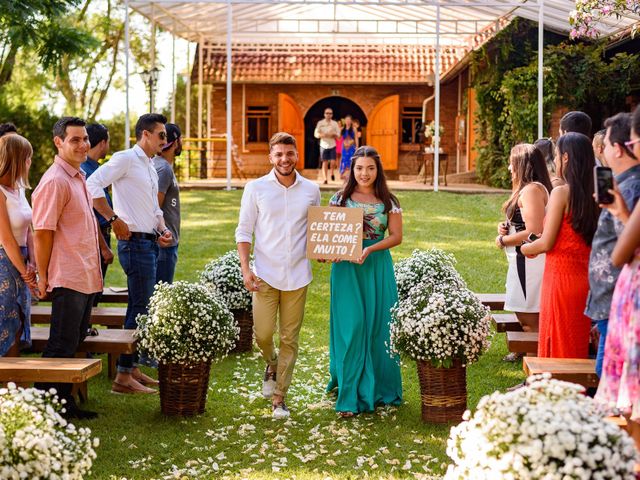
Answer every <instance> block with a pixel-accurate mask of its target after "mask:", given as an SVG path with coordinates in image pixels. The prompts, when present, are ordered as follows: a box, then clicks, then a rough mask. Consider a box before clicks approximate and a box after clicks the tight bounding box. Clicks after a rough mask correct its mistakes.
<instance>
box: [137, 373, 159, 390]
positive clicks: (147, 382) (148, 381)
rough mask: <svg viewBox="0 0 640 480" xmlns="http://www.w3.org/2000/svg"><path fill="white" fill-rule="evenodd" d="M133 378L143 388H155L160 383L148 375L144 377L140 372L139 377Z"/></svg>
mask: <svg viewBox="0 0 640 480" xmlns="http://www.w3.org/2000/svg"><path fill="white" fill-rule="evenodd" d="M133 378H134V380H136V381H137V382H139V383H141V384H142V385H144V386H145V387H155V386H158V385H160V382H159V381H158V380H156V379H155V378H151V377H150V376H149V375H145V374H144V373H142V372H140V375H139V376H136V375H133Z"/></svg>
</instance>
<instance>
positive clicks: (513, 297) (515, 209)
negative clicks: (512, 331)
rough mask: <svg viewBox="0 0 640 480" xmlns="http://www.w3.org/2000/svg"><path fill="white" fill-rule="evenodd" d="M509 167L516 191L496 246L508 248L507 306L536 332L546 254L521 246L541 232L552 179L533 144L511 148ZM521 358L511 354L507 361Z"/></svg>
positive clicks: (527, 329) (524, 326)
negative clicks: (525, 250)
mask: <svg viewBox="0 0 640 480" xmlns="http://www.w3.org/2000/svg"><path fill="white" fill-rule="evenodd" d="M509 170H510V172H511V181H512V185H513V186H512V192H513V193H512V194H511V197H510V198H509V200H507V201H506V202H505V204H504V205H503V211H504V213H505V215H506V221H504V222H501V223H500V224H499V225H498V236H497V237H496V246H497V247H498V248H501V249H504V250H505V253H506V255H507V260H508V263H509V270H508V271H507V283H506V299H505V305H504V308H505V310H509V311H512V312H515V314H516V316H517V317H518V321H519V322H520V324H521V325H522V329H523V330H524V331H525V332H537V331H538V315H539V312H540V286H541V283H542V274H543V273H544V261H545V256H544V255H538V256H537V257H536V258H526V257H525V256H524V255H522V253H520V246H521V245H522V244H524V243H525V242H527V241H529V238H530V235H535V236H540V235H541V233H542V228H543V223H544V215H545V209H546V205H547V202H548V200H549V193H550V192H551V189H552V186H551V180H550V178H549V172H548V170H547V166H546V163H545V160H544V157H543V155H542V153H541V152H540V150H539V149H538V148H536V147H535V146H534V145H531V144H525V143H523V144H519V145H516V146H515V147H513V148H512V149H511V155H510V157H509ZM532 238H533V237H532ZM518 358H519V356H518V355H515V354H509V355H507V356H506V357H505V358H504V360H506V361H515V360H517V359H518Z"/></svg>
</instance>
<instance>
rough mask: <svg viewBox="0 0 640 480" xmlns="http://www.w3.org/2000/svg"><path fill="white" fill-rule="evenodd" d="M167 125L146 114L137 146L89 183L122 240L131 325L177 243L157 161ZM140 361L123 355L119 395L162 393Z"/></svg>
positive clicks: (139, 124) (116, 388) (145, 307)
mask: <svg viewBox="0 0 640 480" xmlns="http://www.w3.org/2000/svg"><path fill="white" fill-rule="evenodd" d="M166 123H167V119H166V118H165V116H164V115H160V114H158V113H147V114H144V115H142V116H141V117H140V118H139V119H138V122H137V123H136V129H135V131H136V140H137V143H136V145H135V146H134V147H133V148H130V149H129V150H123V151H121V152H117V153H115V154H114V155H113V156H112V157H111V159H110V160H109V161H108V162H107V163H105V164H104V165H102V166H101V167H100V168H98V170H96V171H95V173H94V174H93V175H91V178H89V182H88V183H87V186H88V188H89V191H90V192H91V195H92V196H93V206H94V208H95V209H96V210H98V212H99V213H100V214H101V215H102V216H103V217H105V218H108V219H109V222H110V223H111V226H112V228H113V232H114V233H115V235H116V238H117V239H118V259H119V260H120V265H122V269H123V270H124V272H125V274H126V275H127V288H128V292H129V302H128V304H127V313H126V316H125V322H124V326H125V328H128V329H134V328H136V327H137V326H138V323H137V321H136V317H137V316H138V315H139V314H143V315H144V314H146V313H147V312H148V308H149V299H150V298H151V295H152V294H153V289H154V287H155V284H156V266H157V262H158V247H168V246H170V245H171V244H172V242H173V235H172V234H171V230H169V229H168V228H167V227H166V225H165V223H164V218H163V216H162V210H160V207H159V205H158V174H157V173H156V169H155V168H153V163H152V161H151V159H152V158H153V157H154V156H156V155H157V154H158V152H160V151H161V150H162V147H163V146H164V144H165V143H166V140H167V132H166V130H165V124H166ZM109 185H113V209H112V208H111V207H110V206H109V204H108V203H107V200H106V198H105V196H104V189H105V188H106V187H108V186H109ZM137 361H138V355H137V354H134V355H131V354H127V355H120V359H119V362H118V373H117V375H116V378H115V380H114V381H113V384H112V385H111V391H112V392H113V393H123V394H128V393H155V392H156V390H154V389H152V388H149V387H148V385H157V384H158V382H157V381H156V380H154V379H152V378H151V377H149V376H147V375H145V374H144V373H142V372H141V371H140V369H139V368H138V364H137Z"/></svg>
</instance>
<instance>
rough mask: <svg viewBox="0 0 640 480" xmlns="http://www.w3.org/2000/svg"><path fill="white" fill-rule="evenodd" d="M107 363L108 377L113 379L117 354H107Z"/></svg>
mask: <svg viewBox="0 0 640 480" xmlns="http://www.w3.org/2000/svg"><path fill="white" fill-rule="evenodd" d="M107 363H108V364H109V366H108V367H107V374H108V375H109V378H110V379H111V380H113V379H114V378H116V371H117V363H118V355H116V354H114V353H109V354H107Z"/></svg>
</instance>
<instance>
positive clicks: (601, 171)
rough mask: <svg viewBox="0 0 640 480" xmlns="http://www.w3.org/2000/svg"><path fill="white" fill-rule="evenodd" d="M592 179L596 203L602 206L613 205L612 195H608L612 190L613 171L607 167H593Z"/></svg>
mask: <svg viewBox="0 0 640 480" xmlns="http://www.w3.org/2000/svg"><path fill="white" fill-rule="evenodd" d="M593 178H594V187H595V188H594V190H595V194H596V202H598V203H601V204H603V205H606V204H609V203H613V201H614V198H613V195H611V194H610V193H609V190H613V171H612V170H611V169H610V168H609V167H594V169H593Z"/></svg>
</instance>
